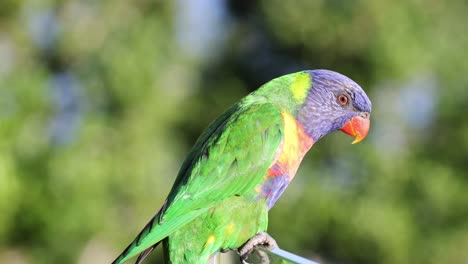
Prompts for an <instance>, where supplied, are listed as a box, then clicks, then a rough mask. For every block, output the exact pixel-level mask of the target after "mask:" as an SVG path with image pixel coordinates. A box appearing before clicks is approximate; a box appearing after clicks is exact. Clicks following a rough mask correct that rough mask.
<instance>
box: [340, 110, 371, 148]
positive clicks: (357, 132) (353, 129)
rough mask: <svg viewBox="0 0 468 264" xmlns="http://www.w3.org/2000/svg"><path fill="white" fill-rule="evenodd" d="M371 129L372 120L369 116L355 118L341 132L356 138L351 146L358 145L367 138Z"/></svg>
mask: <svg viewBox="0 0 468 264" xmlns="http://www.w3.org/2000/svg"><path fill="white" fill-rule="evenodd" d="M369 128H370V119H369V114H367V115H366V116H365V117H362V116H355V117H353V118H351V119H350V120H349V121H348V122H346V123H345V124H344V126H343V127H342V128H341V129H340V130H341V131H343V132H344V133H346V134H348V135H350V136H353V137H355V138H354V141H353V142H352V143H351V144H356V143H359V142H361V141H362V140H363V139H364V138H366V136H367V134H368V133H369Z"/></svg>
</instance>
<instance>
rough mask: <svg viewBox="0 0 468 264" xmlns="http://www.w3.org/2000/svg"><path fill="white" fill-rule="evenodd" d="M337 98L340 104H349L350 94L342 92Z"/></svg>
mask: <svg viewBox="0 0 468 264" xmlns="http://www.w3.org/2000/svg"><path fill="white" fill-rule="evenodd" d="M337 99H338V103H339V104H340V105H347V104H348V101H349V99H348V96H347V95H345V94H340V95H338V98H337Z"/></svg>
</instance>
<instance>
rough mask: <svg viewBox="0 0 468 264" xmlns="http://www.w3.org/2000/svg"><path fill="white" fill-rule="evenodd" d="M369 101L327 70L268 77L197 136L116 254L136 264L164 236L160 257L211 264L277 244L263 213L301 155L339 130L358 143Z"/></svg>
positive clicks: (366, 129)
mask: <svg viewBox="0 0 468 264" xmlns="http://www.w3.org/2000/svg"><path fill="white" fill-rule="evenodd" d="M370 113H371V101H370V100H369V98H368V96H367V95H366V93H365V92H364V91H363V89H362V88H361V87H360V86H359V85H358V84H357V83H356V82H354V81H353V80H351V79H350V78H348V77H346V76H344V75H342V74H340V73H337V72H334V71H331V70H325V69H317V70H303V71H300V72H296V73H290V74H286V75H283V76H281V77H278V78H275V79H273V80H271V81H269V82H267V83H265V84H264V85H262V86H261V87H260V88H258V89H257V90H255V91H253V92H252V93H250V94H249V95H247V96H245V97H243V98H242V99H241V100H239V101H238V102H237V103H235V104H234V105H233V106H232V107H230V108H229V109H228V110H226V111H225V112H224V113H223V114H221V115H220V116H219V117H218V118H217V119H216V120H215V121H214V122H213V123H211V124H210V125H209V126H208V128H207V129H206V130H205V131H204V132H203V133H202V134H201V136H200V137H199V138H198V139H197V141H196V142H195V144H194V146H193V148H192V149H191V151H190V152H189V154H188V156H187V157H186V159H185V161H184V162H183V163H182V166H181V168H180V171H179V173H178V174H177V177H176V179H175V182H174V184H173V187H172V189H171V190H170V192H169V194H168V196H167V199H166V200H165V202H164V203H163V205H162V207H161V208H160V209H159V211H158V212H157V213H156V214H155V215H154V217H153V218H152V219H151V220H150V221H149V222H148V223H147V224H146V226H144V228H143V230H142V231H141V232H140V233H139V234H138V235H137V237H136V238H135V239H134V240H133V242H131V243H130V245H128V247H127V248H126V249H125V250H124V251H123V252H122V253H121V254H120V255H119V256H118V257H117V258H116V259H115V260H114V262H113V264H121V263H124V262H126V261H127V260H129V259H130V258H132V257H135V256H137V255H139V256H138V258H137V260H136V263H137V264H139V263H141V262H142V261H143V260H144V259H145V258H146V257H147V256H148V254H150V253H151V251H152V250H153V249H154V248H155V247H156V246H157V245H158V244H159V243H161V242H162V244H163V252H164V259H165V261H166V262H167V263H214V259H215V257H214V256H215V255H216V254H217V253H219V252H225V251H228V250H237V253H238V254H239V255H240V257H241V260H242V261H243V262H245V261H246V259H247V257H248V254H249V253H250V252H251V251H252V250H253V249H254V248H256V247H260V246H263V247H267V248H268V247H277V244H276V242H275V241H274V239H273V238H272V237H271V236H270V235H269V234H268V233H267V232H266V231H267V226H268V211H269V210H270V209H271V208H272V207H273V205H274V204H275V203H276V202H277V200H278V199H279V197H280V196H281V195H282V194H283V192H284V191H285V189H286V187H287V186H288V184H289V183H290V182H291V181H292V180H293V178H294V176H295V174H296V172H297V170H298V167H299V165H300V163H301V162H302V159H303V157H304V155H305V154H306V153H307V152H308V151H309V150H310V149H311V147H312V146H313V145H314V144H315V143H316V142H317V141H318V140H320V139H321V138H322V137H324V136H325V135H327V134H328V133H330V132H334V131H338V130H341V131H342V132H344V133H346V134H348V135H350V136H352V137H354V141H353V142H352V143H353V144H354V143H358V142H360V141H362V140H363V139H364V138H365V137H366V136H367V134H368V132H369V128H370Z"/></svg>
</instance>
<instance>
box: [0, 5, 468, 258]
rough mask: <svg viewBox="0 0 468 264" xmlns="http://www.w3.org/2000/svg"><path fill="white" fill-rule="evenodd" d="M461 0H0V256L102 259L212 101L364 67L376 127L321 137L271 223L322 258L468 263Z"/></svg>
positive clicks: (135, 226) (148, 205) (467, 85)
mask: <svg viewBox="0 0 468 264" xmlns="http://www.w3.org/2000/svg"><path fill="white" fill-rule="evenodd" d="M467 13H468V3H467V2H466V1H464V0H453V1H442V0H433V1H422V0H410V1H403V0H397V1H373V0H357V1H348V0H314V1H307V0H302V1H299V0H297V1H296V0H295V1H284V0H271V1H266V0H265V1H248V0H242V1H236V0H212V1H210V0H198V1H193V0H176V1H149V0H136V1H126V0H115V1H110V0H109V1H85V0H81V1H80V0H57V1H52V0H42V1H41V0H2V1H0V263H15V264H23V263H24V264H26V263H80V264H81V263H109V262H110V261H111V260H113V259H114V258H115V257H116V256H117V254H118V253H120V251H121V250H123V249H124V247H125V246H127V244H128V243H129V242H130V241H131V240H132V239H133V238H134V237H135V235H136V234H137V233H138V232H139V231H140V229H141V228H142V227H143V226H144V225H145V224H146V222H147V221H148V220H149V219H150V218H151V216H152V215H153V214H154V213H155V212H156V211H157V210H158V208H159V206H160V205H161V204H162V202H163V200H164V198H165V197H166V195H167V193H168V190H169V188H170V187H171V185H172V182H173V180H174V179H175V176H176V174H177V171H178V168H179V166H180V164H181V163H182V161H183V159H184V157H185V155H186V153H187V152H188V151H189V149H190V147H191V145H192V144H193V143H194V141H195V140H196V138H197V137H198V135H199V134H200V133H201V131H202V130H203V129H204V128H205V127H206V126H207V125H208V124H209V123H210V122H211V121H212V120H213V119H214V118H216V117H217V116H218V115H219V114H220V113H222V111H223V110H225V109H226V108H228V107H229V106H230V105H231V104H233V103H234V102H235V101H236V100H238V99H239V98H241V97H243V96H244V95H246V94H248V93H249V92H250V91H252V90H254V89H256V88H257V87H259V86H260V85H261V84H263V83H265V82H267V81H268V80H270V79H272V78H274V77H277V76H280V75H283V74H286V73H290V72H295V71H299V70H302V69H315V68H327V69H332V70H335V71H339V72H341V73H343V74H345V75H347V76H349V77H351V78H352V79H354V80H356V81H357V82H358V83H359V84H361V86H362V87H363V88H364V90H366V92H367V93H368V95H369V97H370V98H371V100H372V102H373V113H372V125H371V133H370V135H369V137H368V138H367V139H366V140H365V141H364V142H362V143H360V144H358V145H356V146H352V145H351V144H349V143H350V142H351V141H352V139H351V138H350V137H348V136H345V135H344V134H342V133H334V134H332V135H329V136H328V137H326V138H325V139H323V140H322V141H320V142H319V143H318V144H316V145H315V146H314V147H313V149H312V151H311V152H310V153H309V154H308V155H307V156H306V158H305V160H304V162H303V164H302V166H301V168H300V170H299V172H298V175H297V176H296V178H295V181H294V182H293V183H292V184H291V185H290V186H289V188H288V190H287V191H286V193H285V194H284V195H283V197H282V199H280V201H279V202H278V204H277V205H276V206H275V207H274V208H273V209H272V210H271V213H270V228H269V232H270V234H272V236H273V237H275V238H276V239H277V241H278V242H279V244H280V246H281V247H282V248H284V249H286V250H289V251H292V252H295V253H298V254H301V255H303V256H305V257H309V258H313V259H315V260H318V261H320V262H321V263H324V264H325V263H346V264H353V263H355V264H367V263H369V264H370V263H384V264H387V263H388V264H393V263H402V264H404V263H468V192H467V190H468V174H467V172H466V170H467V169H468V116H467V112H465V111H467V110H468V55H467V49H468V34H467V25H468V16H467V15H466V14H467ZM156 255H157V254H156ZM158 259H159V258H158V256H153V257H152V260H153V261H156V262H157V261H158Z"/></svg>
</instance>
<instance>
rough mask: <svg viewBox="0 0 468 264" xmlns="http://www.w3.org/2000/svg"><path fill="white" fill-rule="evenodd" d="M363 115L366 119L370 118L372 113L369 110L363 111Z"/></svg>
mask: <svg viewBox="0 0 468 264" xmlns="http://www.w3.org/2000/svg"><path fill="white" fill-rule="evenodd" d="M361 117H362V118H365V119H368V118H369V117H370V113H369V112H362V113H361Z"/></svg>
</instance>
